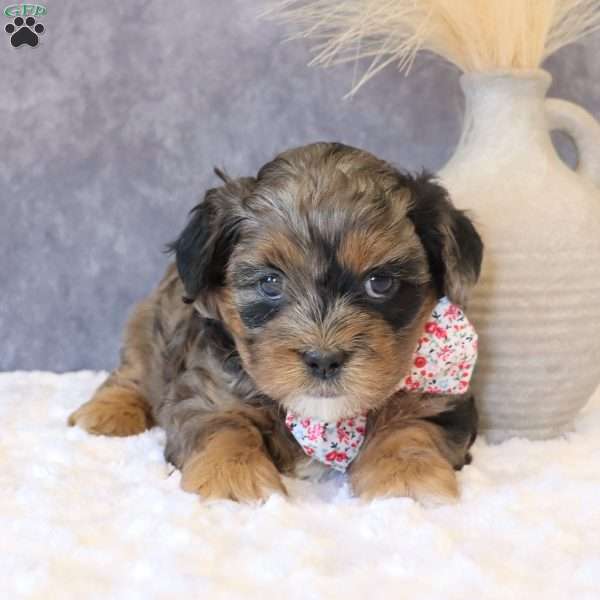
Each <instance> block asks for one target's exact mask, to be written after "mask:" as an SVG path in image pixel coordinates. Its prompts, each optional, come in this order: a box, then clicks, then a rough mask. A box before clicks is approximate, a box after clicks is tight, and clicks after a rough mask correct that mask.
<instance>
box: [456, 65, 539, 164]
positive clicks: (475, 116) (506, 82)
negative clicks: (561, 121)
mask: <svg viewBox="0 0 600 600" xmlns="http://www.w3.org/2000/svg"><path fill="white" fill-rule="evenodd" d="M550 81H551V78H550V75H548V74H547V73H546V72H544V71H527V72H525V73H523V74H521V73H519V72H506V73H504V72H503V73H469V74H465V75H464V76H463V77H462V79H461V86H462V89H463V91H464V94H465V101H466V104H465V123H464V128H463V136H462V139H461V142H460V146H461V147H462V148H463V149H466V147H468V146H473V147H474V148H477V151H478V152H481V151H482V150H484V149H495V150H496V151H498V152H502V151H505V150H508V149H511V150H513V151H519V149H523V148H524V147H525V146H526V147H528V148H530V147H531V145H532V144H540V143H541V144H544V145H547V144H548V143H550V137H549V132H548V128H547V124H546V116H545V111H544V101H545V96H546V92H547V90H548V87H549V85H550Z"/></svg>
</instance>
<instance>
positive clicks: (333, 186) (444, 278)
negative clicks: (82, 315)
mask: <svg viewBox="0 0 600 600" xmlns="http://www.w3.org/2000/svg"><path fill="white" fill-rule="evenodd" d="M215 172H216V173H217V175H218V176H219V177H220V178H221V179H222V180H223V185H221V186H220V187H217V188H214V189H210V190H208V192H206V194H205V197H204V199H203V201H202V202H201V203H200V204H199V205H198V206H196V207H195V208H194V209H193V210H192V212H191V217H190V219H189V222H188V224H187V226H186V227H185V229H184V230H183V232H182V233H181V235H180V237H179V238H178V239H177V240H176V241H175V242H174V243H173V244H172V245H171V249H172V251H173V252H174V254H175V258H176V260H175V264H174V265H171V266H170V267H169V268H168V269H167V272H166V274H165V276H164V278H163V279H162V281H161V282H160V284H159V285H158V287H157V289H156V290H155V291H154V292H153V293H152V294H151V295H150V296H149V297H148V298H147V299H145V300H144V301H143V302H141V303H140V304H139V305H138V306H137V307H136V309H135V310H134V312H133V315H132V316H131V318H130V321H129V323H128V325H127V328H126V332H125V342H124V346H123V350H122V358H121V364H120V366H119V367H118V368H117V369H116V370H115V371H114V372H113V373H112V374H111V375H110V376H109V377H108V379H107V380H106V381H105V382H104V383H103V384H102V385H101V386H100V388H99V389H98V390H97V391H96V393H95V394H94V396H93V397H92V399H91V400H90V401H89V402H87V403H86V404H84V405H83V406H81V407H80V408H79V409H78V410H77V411H75V412H74V413H73V414H72V415H71V416H70V417H69V424H70V425H79V426H80V427H83V428H84V429H86V430H87V431H89V432H90V433H94V434H100V435H114V436H126V435H134V434H138V433H140V432H142V431H144V430H146V429H148V428H150V427H152V426H153V425H159V426H161V427H163V428H164V429H165V431H166V435H167V443H166V449H165V457H166V459H167V460H168V461H169V462H171V463H173V464H174V465H175V466H176V467H177V468H179V469H180V470H181V472H182V479H181V485H182V488H183V489H184V490H186V491H189V492H195V493H197V494H200V495H201V496H202V497H204V498H230V499H233V500H238V501H254V500H261V499H264V498H265V497H267V496H268V495H269V494H270V493H272V492H281V493H285V487H284V484H283V482H282V478H281V475H282V474H284V475H288V476H298V477H311V478H316V477H320V476H321V475H322V474H323V473H324V472H326V471H328V470H329V468H330V466H331V465H332V463H333V466H339V465H337V463H336V461H337V460H338V459H339V457H340V456H342V457H345V458H347V455H346V453H345V451H344V452H342V451H340V450H339V449H340V444H341V443H345V444H346V446H347V448H346V449H347V450H348V451H349V452H352V453H354V456H353V457H352V458H353V460H352V461H351V462H350V461H345V463H344V464H343V465H342V468H341V469H340V470H343V469H346V468H347V470H348V475H349V480H350V483H351V486H352V488H353V490H354V492H355V493H356V494H357V495H359V496H361V497H363V498H367V499H370V498H375V497H380V496H410V497H412V498H415V499H417V500H420V501H423V502H429V501H435V502H439V501H448V500H453V499H454V498H456V497H457V495H458V487H457V481H456V477H455V470H456V469H460V468H461V467H462V466H463V465H464V464H465V463H467V462H469V460H470V456H469V452H468V449H469V447H470V445H471V444H472V442H473V440H474V439H475V434H476V427H477V415H476V411H475V406H474V402H473V398H472V397H471V396H470V395H469V393H468V392H467V391H466V389H464V388H463V389H462V390H459V391H458V392H457V391H456V390H454V391H452V392H451V393H444V392H443V390H439V389H437V391H436V393H431V392H428V391H419V390H418V389H417V390H415V389H414V386H413V387H412V388H411V387H410V386H408V387H407V386H405V387H404V388H402V387H400V386H399V382H401V381H402V380H403V378H404V379H406V377H407V374H409V373H410V372H411V368H412V367H413V361H414V358H413V356H414V352H415V348H416V347H417V346H418V344H420V343H421V342H423V340H426V339H427V337H426V336H425V337H424V334H423V332H424V328H426V326H427V323H429V322H430V319H431V315H432V311H435V307H436V304H437V303H438V301H439V299H440V298H442V297H447V298H448V301H449V302H451V303H452V304H451V306H453V307H455V310H458V309H456V307H457V306H459V305H464V303H465V301H466V299H467V297H468V293H469V290H470V289H471V287H472V286H473V285H474V283H475V282H476V280H477V277H478V275H479V269H480V264H481V259H482V243H481V240H480V238H479V236H478V234H477V232H476V230H475V229H474V227H473V225H472V223H471V222H470V220H469V219H468V218H467V217H466V216H465V215H464V214H463V213H462V212H460V211H458V210H456V209H455V208H454V207H453V206H452V204H451V202H450V201H449V199H448V197H447V194H446V192H445V190H444V189H443V188H442V187H441V186H440V185H438V184H437V183H436V182H435V181H434V180H433V179H432V178H431V177H430V176H428V175H426V174H424V175H420V176H417V177H412V176H409V175H407V174H405V173H402V172H399V171H398V170H396V169H395V168H393V167H392V166H390V165H389V164H388V163H386V162H384V161H382V160H379V159H377V158H375V157H374V156H372V155H371V154H369V153H367V152H364V151H362V150H358V149H355V148H351V147H348V146H345V145H342V144H337V143H316V144H311V145H308V146H304V147H300V148H296V149H292V150H289V151H286V152H283V153H282V154H280V155H279V156H277V157H276V158H275V159H274V160H273V161H271V162H269V163H268V164H266V165H265V166H263V167H262V168H261V169H260V171H259V172H258V174H257V176H256V177H247V178H241V179H230V178H229V177H228V176H226V175H224V174H223V173H221V172H220V171H218V170H215ZM434 314H435V313H434ZM463 362H464V361H463ZM471 367H472V365H471ZM461 368H462V365H461ZM423 372H425V371H423ZM464 383H465V382H462V384H463V385H464ZM440 392H441V393H440ZM311 420H315V423H316V425H315V426H314V427H313V429H312V430H311V429H310V427H311V423H312V421H311ZM356 422H358V423H360V426H356ZM332 424H333V425H332ZM346 426H348V427H346ZM332 427H333V430H335V431H334V435H337V436H338V437H337V438H336V439H335V440H334V441H333V442H332V444H331V450H330V451H329V452H327V453H325V456H326V458H327V460H326V459H325V458H324V459H323V462H321V461H320V460H317V459H316V458H315V456H314V448H312V449H311V448H310V447H309V446H310V444H309V446H306V447H305V448H304V449H303V447H302V445H301V443H299V442H298V440H299V439H300V438H299V436H298V431H299V430H303V432H304V434H306V437H305V439H307V440H308V439H309V438H310V439H313V440H315V439H316V440H317V441H319V440H321V438H324V437H325V431H326V430H327V428H329V429H331V428H332ZM311 431H312V433H311ZM307 432H308V433H307ZM335 432H337V433H335ZM342 462H344V461H342Z"/></svg>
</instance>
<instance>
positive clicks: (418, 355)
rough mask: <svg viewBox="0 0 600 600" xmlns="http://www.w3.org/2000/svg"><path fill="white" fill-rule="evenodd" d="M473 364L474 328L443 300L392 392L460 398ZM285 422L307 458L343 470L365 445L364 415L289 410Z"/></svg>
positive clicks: (456, 307)
mask: <svg viewBox="0 0 600 600" xmlns="http://www.w3.org/2000/svg"><path fill="white" fill-rule="evenodd" d="M476 360H477V333H476V331H475V328H474V327H473V325H471V323H470V322H469V320H468V319H467V317H466V316H465V314H464V312H463V311H462V310H461V309H460V307H459V306H457V305H456V304H452V303H451V302H450V300H448V298H442V299H441V300H440V301H439V302H438V303H437V305H436V306H435V308H434V309H433V311H432V313H431V318H430V319H429V320H428V321H427V323H426V324H425V327H424V330H423V335H422V336H421V337H420V338H419V341H418V344H417V349H416V350H415V353H414V355H413V360H412V367H411V371H410V373H409V374H408V375H407V376H406V377H404V379H403V380H402V381H401V382H400V385H399V386H398V388H397V389H398V390H403V391H406V392H421V393H429V394H462V393H464V392H466V391H467V390H468V388H469V382H470V381H471V376H472V375H473V368H474V367H475V362H476ZM285 424H286V427H287V428H288V429H289V431H290V432H291V433H292V435H293V436H294V437H295V438H296V440H297V441H298V443H299V444H300V446H301V447H302V449H303V450H304V452H305V453H306V454H307V456H310V457H311V458H313V459H315V460H319V461H321V462H322V463H325V464H326V465H328V466H330V467H332V468H333V469H336V470H337V471H342V472H343V471H345V470H346V469H347V468H348V466H349V465H350V463H351V462H352V461H353V460H354V458H356V455H357V454H358V451H359V450H360V447H361V445H362V443H363V441H364V438H365V432H366V424H367V415H366V414H362V415H357V416H355V417H352V418H350V419H341V420H339V421H337V422H335V423H329V422H326V421H321V420H320V419H314V418H310V417H305V416H300V415H297V414H296V413H294V412H292V411H289V412H288V413H287V416H286V419H285Z"/></svg>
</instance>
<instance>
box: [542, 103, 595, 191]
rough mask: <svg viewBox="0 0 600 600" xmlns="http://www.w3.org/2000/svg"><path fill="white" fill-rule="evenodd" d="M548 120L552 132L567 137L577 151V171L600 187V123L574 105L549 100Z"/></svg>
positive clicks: (547, 107) (547, 108)
mask: <svg viewBox="0 0 600 600" xmlns="http://www.w3.org/2000/svg"><path fill="white" fill-rule="evenodd" d="M546 117H547V119H548V126H549V127H550V130H551V131H552V130H558V131H562V132H564V133H566V134H567V135H568V136H569V137H570V138H571V139H572V140H573V143H574V144H575V147H576V149H577V167H576V168H575V171H576V172H577V173H580V174H581V175H583V176H584V177H587V178H588V179H590V180H591V181H593V182H594V183H595V184H596V185H597V186H600V123H599V122H598V121H596V119H595V118H594V117H593V116H592V115H591V114H590V113H589V112H587V111H586V110H584V109H583V108H581V106H577V104H574V103H573V102H569V101H567V100H560V99H558V98H549V99H547V100H546Z"/></svg>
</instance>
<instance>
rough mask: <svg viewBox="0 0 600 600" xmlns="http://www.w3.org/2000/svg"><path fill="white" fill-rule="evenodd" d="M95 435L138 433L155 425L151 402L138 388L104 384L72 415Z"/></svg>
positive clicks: (71, 417) (69, 421) (81, 425)
mask: <svg viewBox="0 0 600 600" xmlns="http://www.w3.org/2000/svg"><path fill="white" fill-rule="evenodd" d="M68 424H69V425H70V426H73V425H78V426H79V427H81V428H82V429H85V430H86V431H87V432H89V433H93V434H95V435H110V436H118V437H123V436H128V435H136V434H138V433H142V432H143V431H146V429H150V428H151V427H152V426H153V425H154V421H153V419H152V416H151V412H150V406H149V405H148V403H147V402H146V400H145V398H144V397H143V396H142V395H141V394H140V393H139V392H136V391H134V390H130V389H127V388H122V387H103V388H100V389H99V390H98V391H97V392H96V393H95V394H94V396H93V398H92V399H91V400H89V401H88V402H86V403H85V404H83V405H82V406H80V407H79V408H78V409H77V410H76V411H75V412H74V413H73V414H71V416H70V417H69V419H68Z"/></svg>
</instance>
